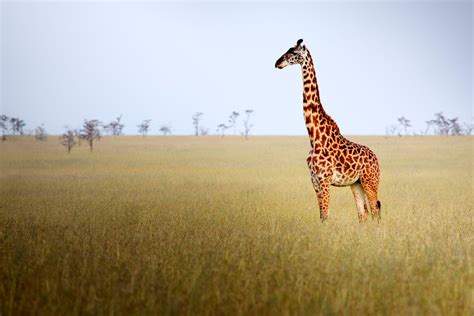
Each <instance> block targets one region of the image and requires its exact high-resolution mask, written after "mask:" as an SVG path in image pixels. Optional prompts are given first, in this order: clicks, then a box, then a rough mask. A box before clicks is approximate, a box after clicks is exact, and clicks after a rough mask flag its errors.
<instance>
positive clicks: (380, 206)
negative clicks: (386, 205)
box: [377, 201, 382, 211]
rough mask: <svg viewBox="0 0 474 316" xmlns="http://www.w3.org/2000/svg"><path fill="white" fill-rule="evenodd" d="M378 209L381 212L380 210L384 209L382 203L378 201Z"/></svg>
mask: <svg viewBox="0 0 474 316" xmlns="http://www.w3.org/2000/svg"><path fill="white" fill-rule="evenodd" d="M377 207H378V209H379V211H380V209H381V208H382V203H380V201H377Z"/></svg>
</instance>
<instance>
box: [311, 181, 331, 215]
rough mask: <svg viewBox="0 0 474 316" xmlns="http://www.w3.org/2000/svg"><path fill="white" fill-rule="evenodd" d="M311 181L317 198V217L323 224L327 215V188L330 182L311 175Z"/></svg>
mask: <svg viewBox="0 0 474 316" xmlns="http://www.w3.org/2000/svg"><path fill="white" fill-rule="evenodd" d="M311 181H312V182H313V188H314V191H315V192H316V196H317V197H318V204H319V217H320V218H321V221H322V222H324V221H325V220H326V219H327V218H328V215H329V197H330V195H329V188H330V181H329V178H325V179H323V178H321V177H318V176H317V175H316V174H313V173H312V174H311Z"/></svg>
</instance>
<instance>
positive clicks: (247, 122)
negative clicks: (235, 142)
mask: <svg viewBox="0 0 474 316" xmlns="http://www.w3.org/2000/svg"><path fill="white" fill-rule="evenodd" d="M252 113H253V110H251V109H248V110H245V119H244V132H243V134H244V136H245V139H249V133H250V129H251V128H252V127H253V124H250V116H251V115H252Z"/></svg>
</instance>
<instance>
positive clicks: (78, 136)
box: [66, 127, 82, 146]
mask: <svg viewBox="0 0 474 316" xmlns="http://www.w3.org/2000/svg"><path fill="white" fill-rule="evenodd" d="M66 129H68V128H67V127H66ZM72 132H73V133H74V136H75V137H76V139H77V144H78V145H79V146H81V145H82V135H81V130H80V129H79V128H76V129H73V130H72Z"/></svg>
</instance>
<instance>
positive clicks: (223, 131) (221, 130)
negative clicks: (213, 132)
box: [217, 123, 229, 138]
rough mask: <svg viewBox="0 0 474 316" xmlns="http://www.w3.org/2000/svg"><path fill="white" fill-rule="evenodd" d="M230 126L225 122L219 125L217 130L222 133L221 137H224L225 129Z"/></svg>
mask: <svg viewBox="0 0 474 316" xmlns="http://www.w3.org/2000/svg"><path fill="white" fill-rule="evenodd" d="M228 128H229V126H227V125H225V124H224V123H221V124H219V125H217V132H218V133H220V134H221V138H224V135H225V131H226V130H227V129H228Z"/></svg>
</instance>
